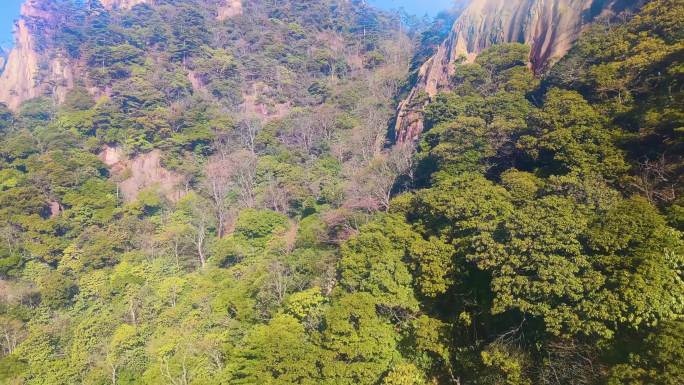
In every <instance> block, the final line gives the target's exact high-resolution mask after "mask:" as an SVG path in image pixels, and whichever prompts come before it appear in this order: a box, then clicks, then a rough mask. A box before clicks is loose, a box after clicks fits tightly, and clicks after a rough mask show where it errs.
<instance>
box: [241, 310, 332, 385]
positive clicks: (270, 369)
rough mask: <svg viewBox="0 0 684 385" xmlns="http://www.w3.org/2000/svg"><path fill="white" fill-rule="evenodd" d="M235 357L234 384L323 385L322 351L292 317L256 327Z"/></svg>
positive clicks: (284, 317) (277, 318)
mask: <svg viewBox="0 0 684 385" xmlns="http://www.w3.org/2000/svg"><path fill="white" fill-rule="evenodd" d="M274 336H277V338H273V337H274ZM235 354H236V357H235V360H234V362H233V364H232V365H231V367H230V368H228V370H229V371H230V372H231V380H230V383H232V384H254V383H263V384H274V385H289V384H311V385H313V384H320V383H321V373H320V371H319V366H320V361H319V360H320V354H319V352H318V349H317V348H316V346H315V345H314V344H313V343H311V342H310V341H309V337H308V336H307V335H306V333H305V332H304V327H303V326H302V325H301V324H300V323H299V322H298V321H297V320H296V319H295V318H293V317H292V316H289V315H282V314H281V315H277V316H275V317H274V318H273V319H272V320H271V321H270V322H269V323H268V324H267V325H262V326H257V327H255V328H254V329H253V330H252V332H251V333H250V334H249V335H248V336H246V337H245V340H244V341H243V343H242V344H241V347H240V348H239V349H238V350H237V351H236V353H235Z"/></svg>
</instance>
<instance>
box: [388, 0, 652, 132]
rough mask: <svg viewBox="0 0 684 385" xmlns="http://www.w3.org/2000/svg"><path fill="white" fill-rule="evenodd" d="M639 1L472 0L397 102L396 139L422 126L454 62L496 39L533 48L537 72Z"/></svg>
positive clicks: (445, 87)
mask: <svg viewBox="0 0 684 385" xmlns="http://www.w3.org/2000/svg"><path fill="white" fill-rule="evenodd" d="M639 3H640V1H638V0H627V1H619V0H613V1H602V0H475V1H473V2H471V3H470V4H469V5H468V7H467V8H466V9H465V10H464V11H463V13H461V15H460V16H459V17H458V19H457V20H456V21H455V22H454V25H453V27H452V29H451V32H450V34H449V36H448V37H447V38H446V39H445V41H444V42H443V43H442V44H441V45H440V46H439V47H438V48H437V51H436V53H435V54H434V55H433V56H432V57H431V58H430V59H428V60H427V61H426V62H425V64H424V65H423V66H422V67H421V68H420V69H419V71H418V76H417V80H416V84H415V86H414V88H413V89H412V90H411V91H410V93H409V95H408V97H407V98H406V99H405V100H404V101H403V102H402V103H401V104H400V106H399V109H398V115H397V120H396V124H395V129H394V135H395V140H396V141H398V142H404V141H410V140H414V139H416V138H417V136H418V135H419V134H420V133H421V132H422V130H423V121H422V115H421V113H420V109H421V108H422V106H424V101H425V99H426V97H427V98H433V97H434V96H435V95H436V94H437V92H438V91H441V90H448V89H449V86H450V85H449V78H450V77H451V76H453V75H454V70H455V64H456V63H458V62H460V61H461V60H466V61H469V62H471V61H472V60H473V59H474V58H475V57H476V56H477V54H478V53H480V52H481V51H482V50H484V49H486V48H488V47H490V46H492V45H493V44H497V43H506V42H518V43H524V44H528V45H530V46H531V47H532V49H531V51H530V57H529V60H530V63H531V66H532V68H533V69H534V70H535V72H537V73H539V72H542V71H544V70H545V69H546V68H548V66H549V65H551V64H553V63H554V62H556V61H557V60H558V59H560V58H561V57H562V56H563V55H564V54H565V53H566V52H567V51H568V50H569V49H570V47H571V46H572V44H573V43H574V41H575V40H576V39H577V37H578V36H579V34H580V33H581V31H582V30H583V29H584V28H586V27H587V26H588V25H590V24H591V23H592V22H594V21H596V20H599V19H602V18H609V17H610V16H614V15H615V14H616V12H620V11H623V10H624V9H625V8H628V7H629V8H633V7H636V6H637V5H638V4H639Z"/></svg>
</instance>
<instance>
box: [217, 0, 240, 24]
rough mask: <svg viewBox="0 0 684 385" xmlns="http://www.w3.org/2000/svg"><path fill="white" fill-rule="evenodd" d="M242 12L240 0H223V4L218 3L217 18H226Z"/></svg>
mask: <svg viewBox="0 0 684 385" xmlns="http://www.w3.org/2000/svg"><path fill="white" fill-rule="evenodd" d="M240 14H242V0H223V5H219V8H218V16H217V17H216V18H217V19H218V20H226V19H229V18H231V17H234V16H237V15H240Z"/></svg>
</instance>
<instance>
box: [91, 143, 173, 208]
mask: <svg viewBox="0 0 684 385" xmlns="http://www.w3.org/2000/svg"><path fill="white" fill-rule="evenodd" d="M99 156H100V159H101V160H102V162H103V163H104V164H106V165H107V166H109V169H110V172H111V174H112V176H113V177H114V178H115V179H117V180H118V183H117V185H118V187H119V191H120V192H121V194H122V195H123V197H124V199H125V200H126V201H129V202H130V201H133V200H135V199H136V198H137V197H138V194H139V193H140V192H141V191H142V190H145V189H148V188H155V189H157V190H158V191H159V192H160V193H161V194H162V195H164V196H165V197H166V198H167V199H169V200H170V201H173V202H175V201H177V200H179V199H180V198H182V197H183V196H184V195H185V189H184V188H183V182H184V179H183V176H182V175H179V174H177V173H174V172H173V171H169V170H167V169H165V168H164V167H162V165H161V152H160V151H159V150H153V151H152V152H148V153H145V154H140V155H137V156H135V157H133V158H130V159H129V158H128V157H127V156H126V154H125V153H124V151H123V149H121V147H111V146H105V148H104V149H103V150H102V152H101V153H100V155H99Z"/></svg>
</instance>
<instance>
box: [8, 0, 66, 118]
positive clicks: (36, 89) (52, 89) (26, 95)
mask: <svg viewBox="0 0 684 385" xmlns="http://www.w3.org/2000/svg"><path fill="white" fill-rule="evenodd" d="M49 7H50V2H49V1H46V0H27V1H26V2H25V3H24V4H23V5H22V7H21V14H20V17H19V20H18V21H17V23H16V25H15V30H14V38H15V46H14V48H12V50H11V51H10V53H9V55H8V56H7V62H6V63H5V66H4V69H3V71H2V74H1V75H0V103H5V104H7V106H8V107H9V108H11V109H16V108H17V107H19V105H20V104H21V103H22V102H23V101H25V100H28V99H31V98H35V97H37V96H41V95H47V94H49V95H53V96H54V97H55V98H57V99H59V100H62V99H63V98H64V95H65V94H66V91H67V90H68V89H69V88H71V87H73V83H74V75H73V72H72V71H73V66H72V65H71V64H70V63H69V62H68V60H67V59H66V58H65V57H64V56H63V55H60V54H59V53H57V52H53V53H52V54H50V55H49V54H48V52H46V51H45V50H44V49H42V48H41V47H38V43H37V39H36V36H38V35H39V34H42V35H45V34H47V33H49V31H46V30H45V29H46V28H47V27H46V26H49V25H52V24H54V23H55V20H53V16H52V14H51V13H50V11H49Z"/></svg>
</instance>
